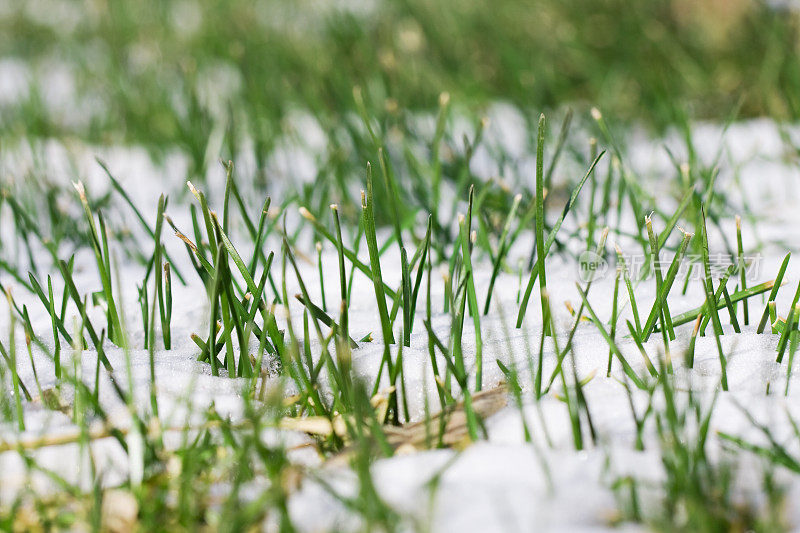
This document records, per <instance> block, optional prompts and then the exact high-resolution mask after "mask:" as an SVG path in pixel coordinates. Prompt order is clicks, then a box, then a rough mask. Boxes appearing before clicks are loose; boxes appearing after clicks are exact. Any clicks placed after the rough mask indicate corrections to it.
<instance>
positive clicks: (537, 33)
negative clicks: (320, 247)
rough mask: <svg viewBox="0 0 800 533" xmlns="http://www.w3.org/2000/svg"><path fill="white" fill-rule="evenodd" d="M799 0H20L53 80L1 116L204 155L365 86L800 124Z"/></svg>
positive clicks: (23, 20)
mask: <svg viewBox="0 0 800 533" xmlns="http://www.w3.org/2000/svg"><path fill="white" fill-rule="evenodd" d="M786 4H787V2H782V3H777V2H770V3H767V2H760V1H748V0H647V1H636V0H538V1H519V0H492V1H488V0H451V1H447V2H438V1H431V0H398V1H392V2H388V1H382V0H345V1H341V2H321V1H310V0H304V1H279V0H260V1H257V2H252V1H245V0H224V1H222V0H210V1H205V2H199V1H198V2H195V1H192V0H177V1H171V0H138V1H135V2H120V1H108V0H82V1H63V0H32V1H29V2H6V4H5V5H4V6H0V7H2V9H0V58H2V59H3V61H4V63H6V66H8V63H12V64H16V65H18V66H19V65H26V66H25V67H24V69H30V71H31V72H23V73H19V72H17V73H16V74H15V71H14V69H8V68H7V69H6V73H4V74H3V76H11V77H15V76H16V77H22V78H25V77H29V78H35V77H37V75H39V76H41V77H43V78H44V80H45V81H44V82H42V83H40V84H39V85H38V86H37V85H36V84H35V83H34V84H31V85H32V86H34V87H38V88H37V89H35V90H33V91H31V93H30V94H29V95H28V96H26V97H24V105H17V104H15V105H12V106H4V107H3V113H2V115H1V116H0V128H2V130H3V132H4V135H9V134H11V135H13V136H23V135H24V136H29V137H30V136H46V137H53V136H55V137H59V136H73V135H74V136H79V137H81V138H83V139H85V140H88V141H90V142H100V143H108V142H135V143H143V144H146V145H150V146H153V147H162V148H163V147H164V146H167V145H178V146H181V147H183V148H184V149H188V150H189V151H190V152H197V151H199V150H201V148H200V147H201V146H204V145H205V141H206V139H207V136H208V135H209V131H210V130H211V129H213V128H214V127H215V126H217V127H224V128H226V130H229V131H231V132H235V133H236V134H237V135H238V136H239V137H241V138H247V139H252V140H253V141H254V142H255V143H256V148H258V147H262V148H266V147H268V146H269V145H270V143H271V142H272V141H273V140H274V139H275V138H276V136H277V135H278V134H279V132H280V129H281V119H282V118H283V117H284V116H285V115H286V113H287V112H288V111H289V110H290V109H292V108H295V107H299V108H300V109H303V110H305V111H309V112H311V113H313V114H314V115H316V116H317V117H318V118H325V119H327V120H330V121H335V120H337V118H338V117H340V116H341V115H342V114H343V113H347V112H348V111H351V110H352V109H353V97H352V90H353V87H354V85H360V86H362V87H364V89H365V93H366V94H367V95H368V97H369V99H370V100H371V101H372V103H373V104H374V107H375V108H376V109H383V111H384V112H386V113H392V112H398V111H397V110H398V109H412V110H413V109H426V110H430V109H434V108H435V106H436V102H437V97H438V95H439V94H440V93H441V92H442V91H448V92H449V93H450V94H451V95H452V96H453V101H454V102H456V103H457V104H458V105H462V106H465V107H467V108H470V109H474V110H478V111H479V110H480V108H481V107H482V106H483V105H485V104H486V103H487V102H492V101H497V100H503V101H508V102H510V103H513V104H516V105H518V106H519V107H521V108H522V109H524V110H526V111H527V110H530V111H531V113H530V116H531V117H535V116H538V111H541V110H542V109H545V108H554V107H558V106H561V105H563V104H569V105H572V106H582V105H583V104H582V103H583V102H587V104H586V107H587V108H588V102H591V104H592V105H596V106H598V107H599V108H600V109H602V110H603V111H604V112H605V113H606V114H608V115H609V116H614V117H615V119H617V120H629V121H636V122H644V123H646V124H650V125H653V126H655V127H657V128H663V127H666V126H668V125H669V124H672V123H675V122H676V120H682V119H683V118H684V117H685V116H689V117H691V118H712V119H713V118H717V119H723V118H725V117H727V116H728V115H729V114H730V113H732V112H734V111H735V110H739V111H738V112H739V113H740V114H741V116H760V115H767V116H771V117H775V118H778V119H796V118H798V116H800V61H798V59H800V58H799V57H798V56H799V55H800V39H798V24H800V15H798V12H797V11H796V10H792V9H789V8H788V7H786ZM24 69H23V70H24ZM19 70H20V69H19V68H17V69H16V71H19ZM54 71H56V72H66V74H65V75H64V76H61V77H59V76H55V75H54V74H53V72H54ZM31 73H32V74H31ZM6 83H7V84H8V83H10V84H12V85H13V84H14V83H20V82H19V81H15V80H11V81H6ZM63 92H74V94H76V95H78V96H79V101H81V102H83V104H84V105H82V106H81V105H79V106H78V108H77V110H76V111H75V114H77V115H79V116H78V117H77V118H76V117H71V118H70V117H67V118H65V117H64V116H62V114H59V113H53V112H52V109H51V108H50V107H49V106H51V105H52V101H53V100H54V99H57V98H58V95H59V94H62V93H63ZM370 111H374V109H371V110H370ZM534 111H536V112H534ZM220 124H223V125H224V126H220Z"/></svg>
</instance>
